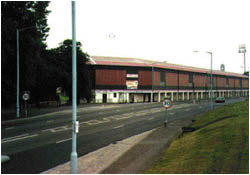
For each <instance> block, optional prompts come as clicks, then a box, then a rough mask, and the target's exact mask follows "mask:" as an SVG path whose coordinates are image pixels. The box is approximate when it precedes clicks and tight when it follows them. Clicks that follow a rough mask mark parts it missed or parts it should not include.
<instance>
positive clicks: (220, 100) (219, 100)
mask: <svg viewBox="0 0 250 175" xmlns="http://www.w3.org/2000/svg"><path fill="white" fill-rule="evenodd" d="M215 102H216V103H225V97H217V98H216V99H215Z"/></svg>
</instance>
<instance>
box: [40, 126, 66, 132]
mask: <svg viewBox="0 0 250 175" xmlns="http://www.w3.org/2000/svg"><path fill="white" fill-rule="evenodd" d="M67 129H71V128H68V126H67V125H64V126H59V127H56V128H49V129H45V130H42V132H46V131H51V132H60V131H64V130H67Z"/></svg>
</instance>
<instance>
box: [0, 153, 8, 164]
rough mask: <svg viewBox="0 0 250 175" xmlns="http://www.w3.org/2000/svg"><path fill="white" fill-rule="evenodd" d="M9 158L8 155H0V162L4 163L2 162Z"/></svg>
mask: <svg viewBox="0 0 250 175" xmlns="http://www.w3.org/2000/svg"><path fill="white" fill-rule="evenodd" d="M9 160H10V157H9V156H6V155H1V163H4V162H7V161H9Z"/></svg>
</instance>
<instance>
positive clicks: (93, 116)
mask: <svg viewBox="0 0 250 175" xmlns="http://www.w3.org/2000/svg"><path fill="white" fill-rule="evenodd" d="M241 100H244V99H243V98H240V99H231V100H227V101H226V103H225V104H228V103H234V102H236V101H241ZM221 105H224V103H223V104H216V106H221ZM209 109H210V105H209V101H203V102H200V103H198V104H192V103H189V104H188V103H177V104H174V106H173V107H172V108H171V109H170V110H168V111H166V110H165V109H164V108H163V107H162V104H161V103H154V104H150V103H145V104H122V105H121V104H120V105H108V106H106V107H102V106H99V107H93V108H91V107H88V108H86V109H78V113H77V116H78V121H79V122H80V129H79V133H78V135H77V153H78V156H82V155H85V154H87V153H89V152H92V151H95V150H97V149H99V148H102V147H104V146H107V145H109V144H111V143H115V142H116V141H119V140H123V139H125V138H128V137H130V136H133V135H136V134H140V133H142V132H145V131H148V130H151V129H153V128H156V127H158V126H160V125H163V123H164V121H165V120H166V119H167V120H168V122H171V121H174V120H178V119H181V118H185V117H187V116H190V115H196V114H199V113H203V112H205V111H208V110H209ZM71 120H72V114H71V110H64V111H59V112H55V113H51V114H48V115H46V116H40V117H35V118H31V119H27V120H20V121H12V122H7V123H5V122H4V123H2V128H1V136H2V137H1V138H2V140H1V149H2V152H1V154H2V155H9V156H10V161H8V162H6V163H3V164H2V173H4V174H5V173H6V174H11V173H15V174H20V173H24V174H26V173H40V172H43V171H46V170H48V169H50V168H53V167H55V166H57V165H59V164H62V163H65V162H67V161H69V160H70V154H71V142H72V140H71V137H72V130H71V125H72V124H71Z"/></svg>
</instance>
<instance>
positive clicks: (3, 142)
mask: <svg viewBox="0 0 250 175" xmlns="http://www.w3.org/2000/svg"><path fill="white" fill-rule="evenodd" d="M36 136H38V134H34V135H31V136H25V137H19V138H15V139H11V140H6V141H3V142H2V143H7V142H13V141H17V140H21V139H27V138H31V137H36Z"/></svg>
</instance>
